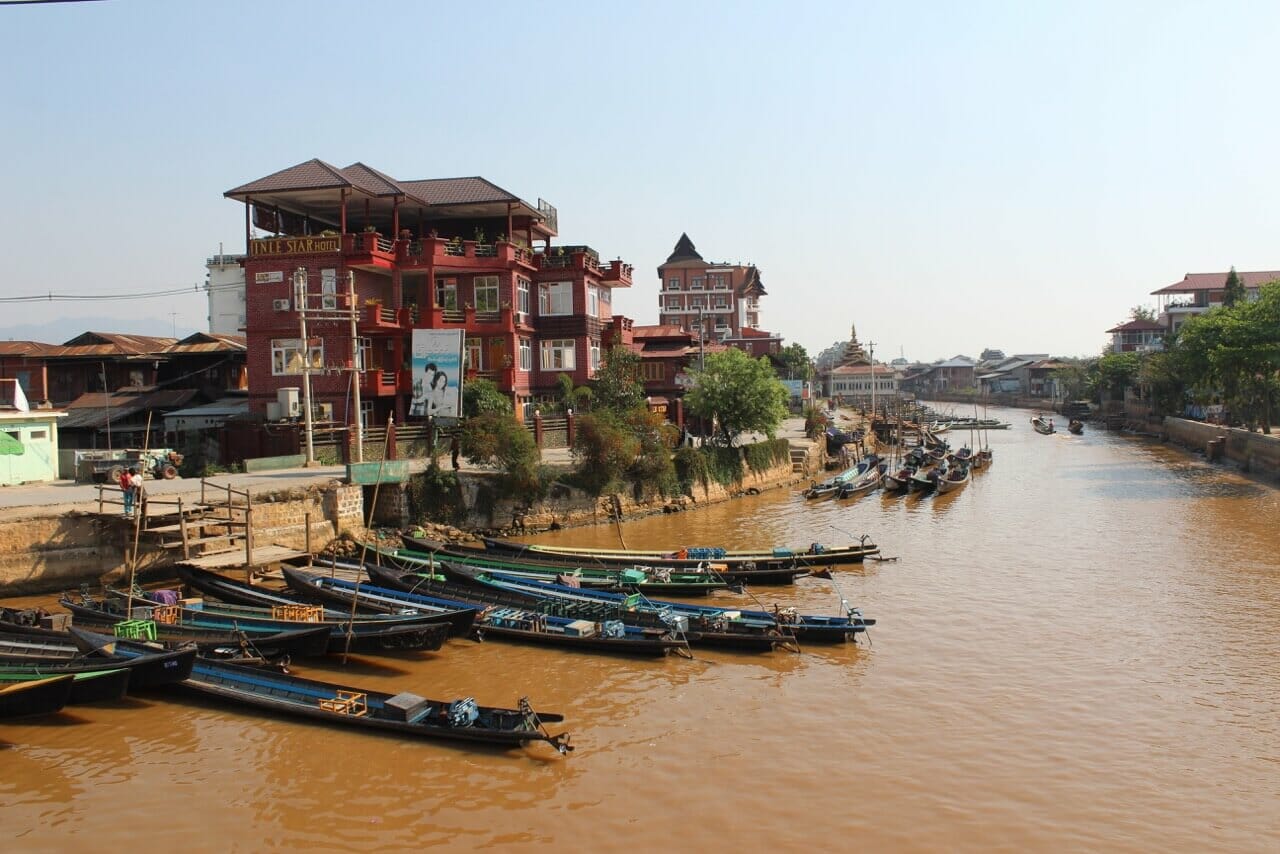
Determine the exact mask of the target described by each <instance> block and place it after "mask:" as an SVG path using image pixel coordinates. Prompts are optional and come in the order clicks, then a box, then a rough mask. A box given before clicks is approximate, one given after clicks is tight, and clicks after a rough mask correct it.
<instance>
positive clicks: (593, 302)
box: [587, 285, 600, 317]
mask: <svg viewBox="0 0 1280 854" xmlns="http://www.w3.org/2000/svg"><path fill="white" fill-rule="evenodd" d="M599 316H600V288H599V287H598V286H596V285H587V317H599Z"/></svg>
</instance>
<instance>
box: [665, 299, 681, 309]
mask: <svg viewBox="0 0 1280 854" xmlns="http://www.w3.org/2000/svg"><path fill="white" fill-rule="evenodd" d="M679 310H680V297H667V311H679Z"/></svg>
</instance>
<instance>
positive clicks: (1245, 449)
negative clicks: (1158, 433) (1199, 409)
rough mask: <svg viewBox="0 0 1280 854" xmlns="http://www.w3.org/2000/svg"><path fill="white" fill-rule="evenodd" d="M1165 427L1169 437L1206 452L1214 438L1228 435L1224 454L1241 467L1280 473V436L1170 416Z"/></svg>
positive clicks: (1184, 445) (1172, 440)
mask: <svg viewBox="0 0 1280 854" xmlns="http://www.w3.org/2000/svg"><path fill="white" fill-rule="evenodd" d="M1163 429H1164V435H1165V437H1167V438H1168V439H1169V441H1171V442H1175V443H1177V444H1179V445H1182V446H1183V447H1187V448H1192V449H1195V450H1197V451H1205V452H1206V453H1208V450H1209V442H1210V441H1211V440H1213V439H1225V440H1226V441H1225V442H1224V443H1223V454H1224V455H1225V456H1226V458H1227V459H1228V460H1231V461H1232V462H1234V463H1236V464H1237V465H1239V466H1240V468H1241V469H1243V470H1244V471H1247V472H1254V473H1256V474H1264V475H1271V476H1273V477H1280V436H1277V435H1271V436H1268V435H1266V434H1264V433H1251V432H1249V431H1248V430H1237V429H1234V428H1231V427H1223V426H1221V425H1218V424H1205V423H1204V422H1202V421H1188V420H1187V419H1185V418H1168V417H1166V418H1165V419H1164V425H1163Z"/></svg>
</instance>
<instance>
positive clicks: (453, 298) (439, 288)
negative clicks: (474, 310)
mask: <svg viewBox="0 0 1280 854" xmlns="http://www.w3.org/2000/svg"><path fill="white" fill-rule="evenodd" d="M436 308H443V309H447V310H448V311H457V310H458V280H457V279H436Z"/></svg>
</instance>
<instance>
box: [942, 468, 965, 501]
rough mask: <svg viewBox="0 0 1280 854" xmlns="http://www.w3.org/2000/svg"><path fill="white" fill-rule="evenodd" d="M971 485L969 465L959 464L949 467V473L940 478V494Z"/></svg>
mask: <svg viewBox="0 0 1280 854" xmlns="http://www.w3.org/2000/svg"><path fill="white" fill-rule="evenodd" d="M968 485H969V467H968V466H966V465H963V464H957V465H954V466H951V467H950V468H949V469H947V473H946V474H944V475H942V476H941V477H939V478H938V483H937V490H938V493H939V494H940V495H946V494H947V493H948V492H956V491H958V490H961V489H964V488H965V487H966V486H968Z"/></svg>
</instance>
